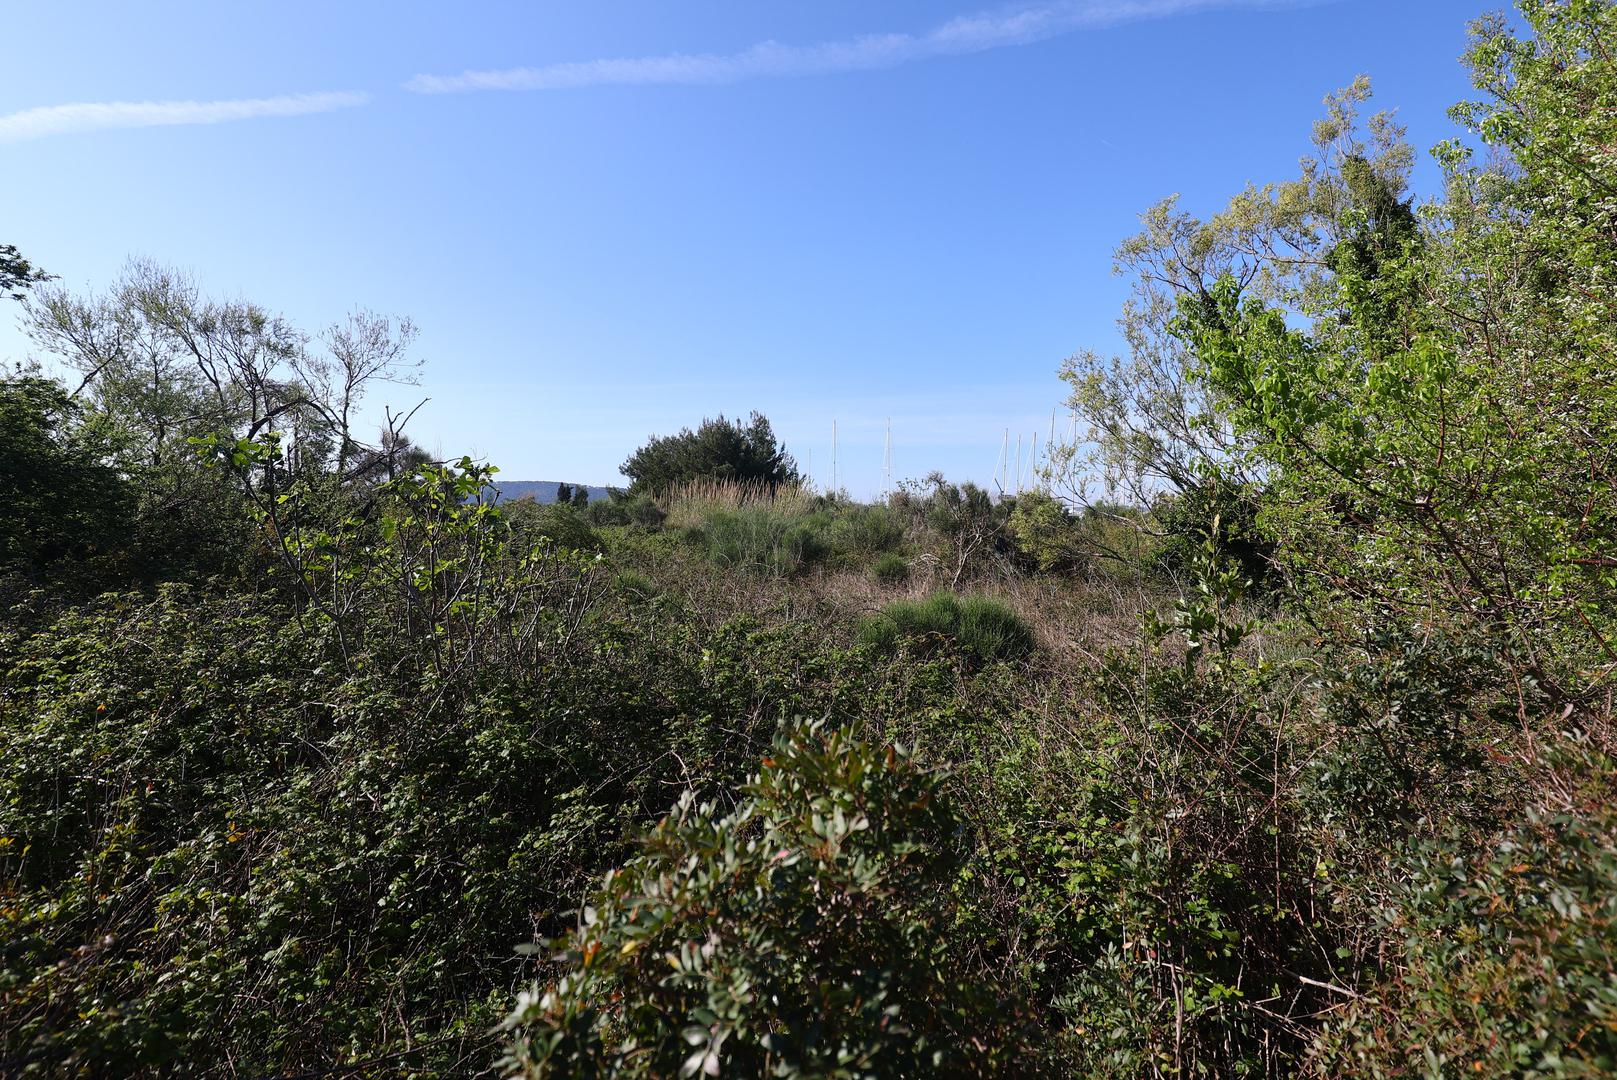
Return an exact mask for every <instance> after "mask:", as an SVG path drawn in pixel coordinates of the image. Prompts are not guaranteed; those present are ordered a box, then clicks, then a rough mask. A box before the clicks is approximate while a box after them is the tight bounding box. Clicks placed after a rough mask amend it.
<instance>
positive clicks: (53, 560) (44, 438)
mask: <svg viewBox="0 0 1617 1080" xmlns="http://www.w3.org/2000/svg"><path fill="white" fill-rule="evenodd" d="M107 459H108V447H107V445H106V440H105V439H104V437H103V433H102V432H100V431H98V430H97V428H96V426H95V425H93V424H86V423H85V422H84V420H83V417H82V415H81V411H80V409H79V407H78V405H77V403H76V402H74V401H73V399H72V398H71V397H70V396H69V395H68V393H67V391H66V389H65V388H64V387H62V385H61V384H60V383H57V382H55V381H54V380H51V379H45V378H41V377H39V376H37V375H28V374H23V375H16V376H13V377H11V378H6V379H0V504H3V505H4V506H5V508H6V510H5V513H4V514H0V565H5V564H8V565H10V566H12V567H14V568H24V569H27V570H28V571H30V572H38V571H41V570H44V569H45V568H47V567H49V566H51V565H53V564H57V563H59V562H60V561H61V560H64V559H68V558H75V559H83V558H86V557H87V556H90V555H93V554H97V553H101V554H107V553H112V552H116V551H118V550H120V549H121V548H123V546H124V545H125V543H126V542H127V539H128V537H127V533H128V528H129V515H130V512H131V510H132V508H133V502H134V492H133V491H132V490H131V489H130V487H129V485H128V484H127V483H126V481H125V480H124V478H123V477H122V476H121V475H120V474H119V473H118V471H117V470H116V469H115V468H113V467H112V466H111V465H110V464H108V460H107Z"/></svg>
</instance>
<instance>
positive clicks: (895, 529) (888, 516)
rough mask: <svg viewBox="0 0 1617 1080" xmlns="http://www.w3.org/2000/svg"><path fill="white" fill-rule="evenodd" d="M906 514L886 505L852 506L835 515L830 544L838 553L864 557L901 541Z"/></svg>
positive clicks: (857, 557) (891, 548)
mask: <svg viewBox="0 0 1617 1080" xmlns="http://www.w3.org/2000/svg"><path fill="white" fill-rule="evenodd" d="M905 525H906V522H905V516H904V515H903V514H902V513H900V512H899V511H897V510H893V509H890V508H888V507H886V506H854V507H849V508H848V509H847V510H844V511H843V512H841V513H839V514H838V515H837V518H836V521H835V522H833V523H832V525H831V529H830V537H829V539H830V543H831V546H832V547H834V548H835V549H836V550H837V552H838V553H839V554H843V555H847V556H849V557H851V558H856V559H863V558H868V557H870V556H872V555H880V554H882V553H883V552H888V551H892V550H893V549H894V548H896V547H898V545H900V544H902V543H903V542H904V531H905Z"/></svg>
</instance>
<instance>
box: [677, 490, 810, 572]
mask: <svg viewBox="0 0 1617 1080" xmlns="http://www.w3.org/2000/svg"><path fill="white" fill-rule="evenodd" d="M830 524H831V518H830V516H829V515H827V514H809V515H807V516H802V517H800V516H797V515H794V514H789V513H783V512H781V511H780V510H777V509H774V508H772V507H768V506H744V507H741V508H740V509H737V510H718V511H714V512H713V513H711V514H709V515H708V517H707V519H706V520H705V521H704V522H703V523H702V524H701V525H699V526H697V527H694V528H691V529H687V530H686V534H685V535H686V538H687V539H688V540H689V541H690V542H691V543H693V544H695V545H696V546H698V547H700V548H702V549H703V550H704V551H705V552H706V553H707V557H708V559H709V561H711V562H712V563H713V564H714V565H716V566H720V567H724V568H726V569H731V568H734V569H741V570H751V571H753V572H755V573H763V574H773V575H778V576H781V577H786V576H789V575H791V574H795V573H797V572H799V571H801V570H803V569H805V568H807V567H809V566H811V565H813V564H814V563H817V562H819V561H820V560H822V559H824V558H825V557H826V555H828V554H829V553H830V551H831V545H830V543H829V541H828V540H827V538H826V531H827V529H828V528H829V526H830Z"/></svg>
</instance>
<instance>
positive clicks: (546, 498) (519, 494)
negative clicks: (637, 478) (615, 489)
mask: <svg viewBox="0 0 1617 1080" xmlns="http://www.w3.org/2000/svg"><path fill="white" fill-rule="evenodd" d="M564 483H568V481H564V480H496V481H494V483H493V484H492V485H490V486H491V487H493V488H494V491H495V501H496V502H515V501H516V500H517V499H526V498H530V497H531V498H532V499H533V501H534V502H537V503H553V502H555V501H556V488H557V487H559V486H560V485H561V484H564ZM572 486H573V487H574V488H579V487H582V488H584V489H585V490H586V491H588V492H589V493H590V502H596V501H598V500H601V499H605V498H607V497H608V496H609V495H610V494H611V493H610V492H609V491H608V490H607V489H606V488H604V487H595V486H594V485H592V484H573V485H572Z"/></svg>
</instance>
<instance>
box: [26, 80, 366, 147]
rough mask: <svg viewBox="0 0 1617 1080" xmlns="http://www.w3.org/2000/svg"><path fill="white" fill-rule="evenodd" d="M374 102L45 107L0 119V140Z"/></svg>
mask: <svg viewBox="0 0 1617 1080" xmlns="http://www.w3.org/2000/svg"><path fill="white" fill-rule="evenodd" d="M369 100H370V95H369V94H366V93H359V92H354V91H340V92H331V93H319V94H292V95H288V96H285V97H271V98H244V99H240V100H236V101H101V102H80V103H78V104H74V105H47V106H44V107H42V108H38V109H24V110H22V111H21V112H14V113H10V114H7V115H5V116H0V142H21V141H23V140H25V139H42V138H45V137H46V136H48V135H66V134H69V133H72V132H80V131H105V130H107V129H109V128H140V127H168V126H171V125H175V124H223V123H226V122H228V121H231V120H254V119H257V118H259V117H264V116H305V115H307V114H309V113H323V112H331V111H333V110H334V109H351V108H353V107H355V106H358V105H363V104H365V103H366V102H368V101H369Z"/></svg>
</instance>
